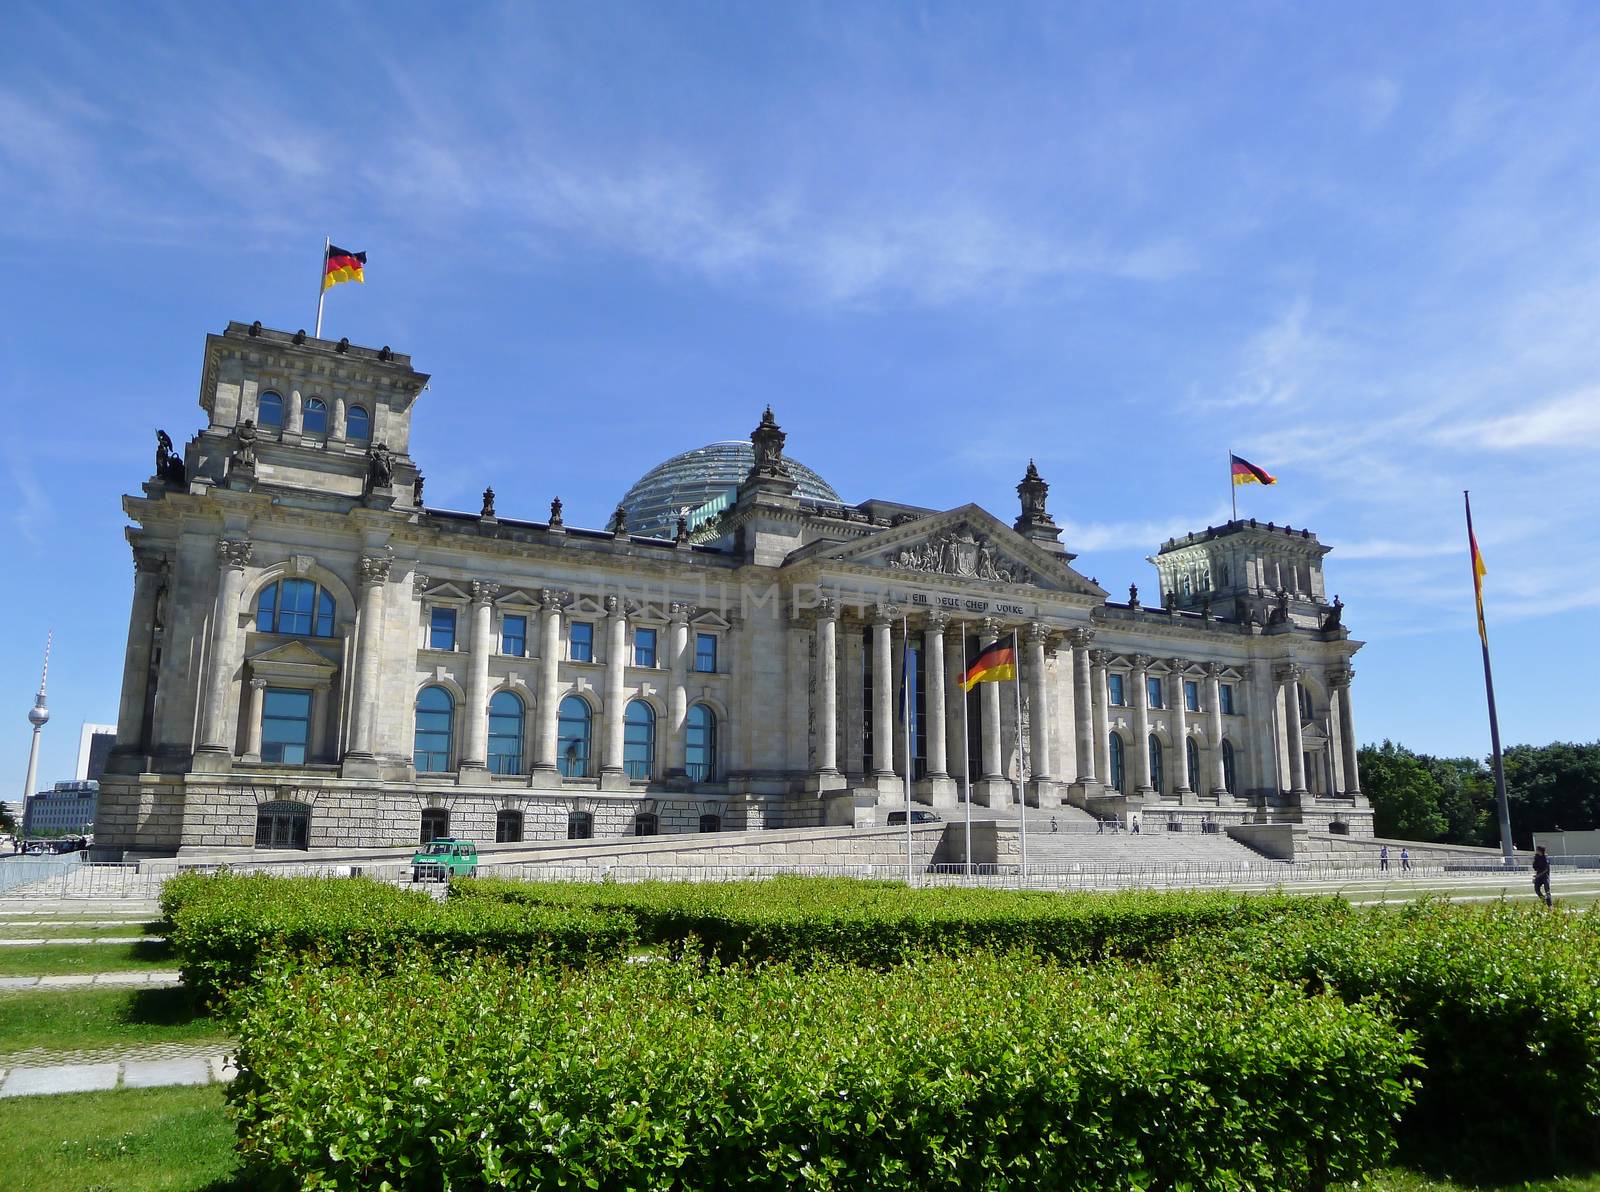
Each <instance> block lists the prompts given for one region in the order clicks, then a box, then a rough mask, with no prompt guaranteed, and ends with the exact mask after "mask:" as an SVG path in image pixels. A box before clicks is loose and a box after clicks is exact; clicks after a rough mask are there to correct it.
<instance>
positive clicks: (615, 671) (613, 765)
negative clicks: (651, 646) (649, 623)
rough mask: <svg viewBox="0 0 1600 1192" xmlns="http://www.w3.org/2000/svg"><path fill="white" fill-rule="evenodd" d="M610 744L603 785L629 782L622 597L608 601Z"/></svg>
mask: <svg viewBox="0 0 1600 1192" xmlns="http://www.w3.org/2000/svg"><path fill="white" fill-rule="evenodd" d="M606 616H607V617H608V618H609V621H608V622H607V626H606V628H607V638H608V640H607V643H606V719H605V726H606V740H605V753H604V755H602V757H601V759H600V778H601V781H602V782H605V781H608V780H609V781H610V782H613V783H615V782H624V783H625V782H626V781H627V777H626V775H624V774H623V771H622V741H623V728H624V726H625V723H626V721H625V719H624V716H623V707H622V688H623V680H624V678H625V677H626V675H625V671H626V668H627V665H628V659H627V653H628V610H627V608H626V606H624V604H623V603H622V600H621V598H620V597H617V596H607V597H606Z"/></svg>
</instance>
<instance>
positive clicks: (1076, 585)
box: [789, 505, 1106, 599]
mask: <svg viewBox="0 0 1600 1192" xmlns="http://www.w3.org/2000/svg"><path fill="white" fill-rule="evenodd" d="M801 561H804V562H814V563H820V564H823V565H826V564H829V563H833V564H844V565H850V566H853V567H864V568H870V569H880V568H881V569H882V570H884V571H885V572H889V573H891V574H893V573H900V574H902V575H904V576H905V578H907V579H915V578H937V579H939V580H940V581H942V582H951V581H954V582H969V583H973V584H982V585H993V584H1004V585H1010V586H1025V587H1034V588H1040V589H1043V590H1046V591H1053V592H1068V593H1072V594H1074V595H1080V596H1092V597H1094V598H1096V599H1104V598H1105V595H1106V593H1105V590H1104V589H1103V588H1101V587H1100V586H1099V585H1098V584H1094V583H1091V582H1090V581H1089V580H1088V579H1087V578H1085V577H1084V576H1082V575H1080V574H1078V572H1077V571H1075V570H1074V569H1073V567H1072V565H1071V564H1070V563H1068V562H1067V561H1066V560H1065V559H1064V558H1062V557H1061V556H1060V555H1058V554H1055V553H1054V552H1051V551H1048V550H1045V549H1043V548H1042V547H1040V546H1038V545H1037V544H1035V543H1033V542H1030V541H1028V539H1026V538H1024V537H1023V536H1022V535H1020V534H1018V533H1017V532H1016V531H1015V530H1013V529H1012V528H1011V527H1010V526H1008V525H1006V524H1005V523H1004V522H1002V521H1000V520H999V519H998V518H996V517H995V516H994V515H993V514H991V513H989V512H988V511H986V510H984V509H982V508H980V507H979V506H977V505H963V506H961V507H960V508H959V509H952V510H949V511H948V512H945V513H938V514H934V515H933V516H932V517H923V518H918V519H917V520H915V521H912V522H908V523H906V524H905V525H902V526H894V527H891V528H889V529H886V530H882V531H880V532H878V533H876V534H869V535H867V536H866V537H864V538H858V539H856V540H855V541H853V542H848V543H817V544H814V545H813V546H812V547H808V548H806V549H804V550H801V551H798V552H796V553H795V554H794V555H791V556H790V558H789V562H790V563H796V562H801Z"/></svg>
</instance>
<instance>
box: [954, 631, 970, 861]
mask: <svg viewBox="0 0 1600 1192" xmlns="http://www.w3.org/2000/svg"><path fill="white" fill-rule="evenodd" d="M956 624H957V626H958V627H959V628H960V630H961V682H960V683H958V684H956V687H957V689H958V690H959V691H960V692H961V785H962V789H963V790H964V791H965V792H966V803H967V877H969V878H970V877H971V876H972V758H971V757H970V756H968V754H969V752H970V750H971V749H972V732H971V729H970V728H969V727H968V725H967V689H966V686H965V683H966V681H967V623H966V622H965V621H958V622H956Z"/></svg>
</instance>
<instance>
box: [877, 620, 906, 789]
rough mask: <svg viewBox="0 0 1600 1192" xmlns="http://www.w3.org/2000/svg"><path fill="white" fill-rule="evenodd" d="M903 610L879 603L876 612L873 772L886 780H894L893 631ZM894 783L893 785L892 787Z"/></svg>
mask: <svg viewBox="0 0 1600 1192" xmlns="http://www.w3.org/2000/svg"><path fill="white" fill-rule="evenodd" d="M899 615H900V610H899V609H898V608H896V607H895V606H894V605H892V604H879V605H876V606H875V607H874V608H873V610H872V772H873V774H874V775H875V776H876V777H877V778H878V779H880V782H879V784H878V785H879V789H888V788H887V787H885V784H884V781H883V780H892V779H893V778H894V647H893V645H892V643H891V641H890V628H891V626H893V624H894V621H895V618H896V617H898V616H899ZM892 785H893V783H892V781H891V782H889V786H891V787H892Z"/></svg>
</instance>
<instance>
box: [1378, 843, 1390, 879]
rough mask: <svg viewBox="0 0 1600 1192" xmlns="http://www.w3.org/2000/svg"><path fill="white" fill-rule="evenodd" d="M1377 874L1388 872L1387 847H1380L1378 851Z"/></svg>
mask: <svg viewBox="0 0 1600 1192" xmlns="http://www.w3.org/2000/svg"><path fill="white" fill-rule="evenodd" d="M1378 872H1379V873H1388V872H1389V846H1388V845H1387V844H1385V845H1381V846H1380V847H1379V849H1378Z"/></svg>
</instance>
